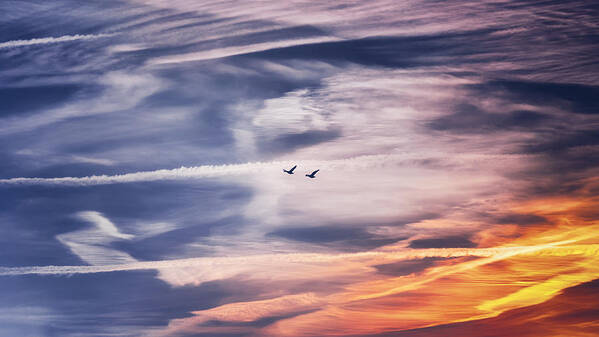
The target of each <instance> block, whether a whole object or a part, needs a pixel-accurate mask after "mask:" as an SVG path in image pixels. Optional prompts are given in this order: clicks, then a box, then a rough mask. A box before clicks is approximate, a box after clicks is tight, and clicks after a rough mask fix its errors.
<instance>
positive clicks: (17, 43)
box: [0, 34, 114, 49]
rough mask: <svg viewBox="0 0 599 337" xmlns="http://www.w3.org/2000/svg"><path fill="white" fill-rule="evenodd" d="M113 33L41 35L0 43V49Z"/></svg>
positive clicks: (83, 38)
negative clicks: (39, 36) (36, 37)
mask: <svg viewBox="0 0 599 337" xmlns="http://www.w3.org/2000/svg"><path fill="white" fill-rule="evenodd" d="M112 35H114V34H96V35H79V34H77V35H64V36H59V37H43V38H38V39H30V40H12V41H6V42H2V43H0V49H2V48H12V47H22V46H31V45H37V44H49V43H59V42H68V41H78V40H93V39H98V38H102V37H108V36H112Z"/></svg>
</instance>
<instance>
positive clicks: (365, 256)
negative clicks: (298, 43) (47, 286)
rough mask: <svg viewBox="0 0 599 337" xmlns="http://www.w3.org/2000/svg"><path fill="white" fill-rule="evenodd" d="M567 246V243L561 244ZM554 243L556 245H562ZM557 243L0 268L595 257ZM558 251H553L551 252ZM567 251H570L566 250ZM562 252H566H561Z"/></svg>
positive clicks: (13, 271) (64, 271) (2, 271)
mask: <svg viewBox="0 0 599 337" xmlns="http://www.w3.org/2000/svg"><path fill="white" fill-rule="evenodd" d="M561 243H567V242H561ZM561 243H557V244H561ZM557 244H545V245H538V246H522V247H498V248H431V249H399V250H396V251H370V252H359V253H352V254H316V253H297V254H264V255H252V256H236V257H201V258H188V259H173V260H160V261H143V262H134V263H127V264H117V265H96V266H33V267H10V268H9V267H7V268H0V276H6V275H27V274H39V275H44V274H49V275H68V274H91V273H106V272H116V271H130V270H161V269H171V268H188V267H205V268H206V269H207V270H214V269H215V268H219V267H226V266H247V265H261V264H264V262H265V261H267V262H268V265H270V266H273V267H276V266H277V265H282V264H289V263H291V264H294V263H310V264H318V263H332V262H341V261H344V262H348V261H352V260H353V261H365V262H366V264H368V263H367V261H368V260H370V259H372V260H373V261H374V263H380V261H381V260H410V259H422V258H427V257H444V258H450V257H462V256H475V257H492V256H504V255H509V256H514V255H518V254H527V253H528V254H529V253H533V252H539V251H542V250H545V249H551V250H552V251H548V252H543V253H542V254H544V255H547V254H551V253H556V254H560V251H561V254H562V255H563V254H564V253H568V254H574V255H575V254H587V255H588V254H597V253H599V252H598V251H597V247H591V250H589V251H586V252H581V251H580V250H571V249H570V247H567V246H565V247H556V245H557ZM556 249H558V250H560V251H558V252H553V250H556ZM568 249H570V250H568ZM562 250H565V251H562Z"/></svg>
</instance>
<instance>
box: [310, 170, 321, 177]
mask: <svg viewBox="0 0 599 337" xmlns="http://www.w3.org/2000/svg"><path fill="white" fill-rule="evenodd" d="M318 171H320V169H318V170H316V171H314V172H312V173H310V175H311V176H313V175H315V174H316V172H318Z"/></svg>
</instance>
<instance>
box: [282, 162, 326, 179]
mask: <svg viewBox="0 0 599 337" xmlns="http://www.w3.org/2000/svg"><path fill="white" fill-rule="evenodd" d="M296 167H297V165H295V166H294V167H292V168H290V169H289V170H286V169H283V172H285V173H287V174H293V170H295V168H296ZM318 171H320V170H316V171H314V172H312V173H310V174H306V177H308V178H316V173H317V172H318Z"/></svg>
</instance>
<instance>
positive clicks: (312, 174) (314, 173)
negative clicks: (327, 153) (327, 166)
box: [306, 169, 320, 179]
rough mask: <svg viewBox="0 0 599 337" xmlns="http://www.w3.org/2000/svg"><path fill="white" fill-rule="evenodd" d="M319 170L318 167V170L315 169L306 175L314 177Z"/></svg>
mask: <svg viewBox="0 0 599 337" xmlns="http://www.w3.org/2000/svg"><path fill="white" fill-rule="evenodd" d="M318 171H320V169H318V170H316V171H314V172H312V173H310V174H306V177H308V178H312V179H314V178H316V173H317V172H318Z"/></svg>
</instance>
